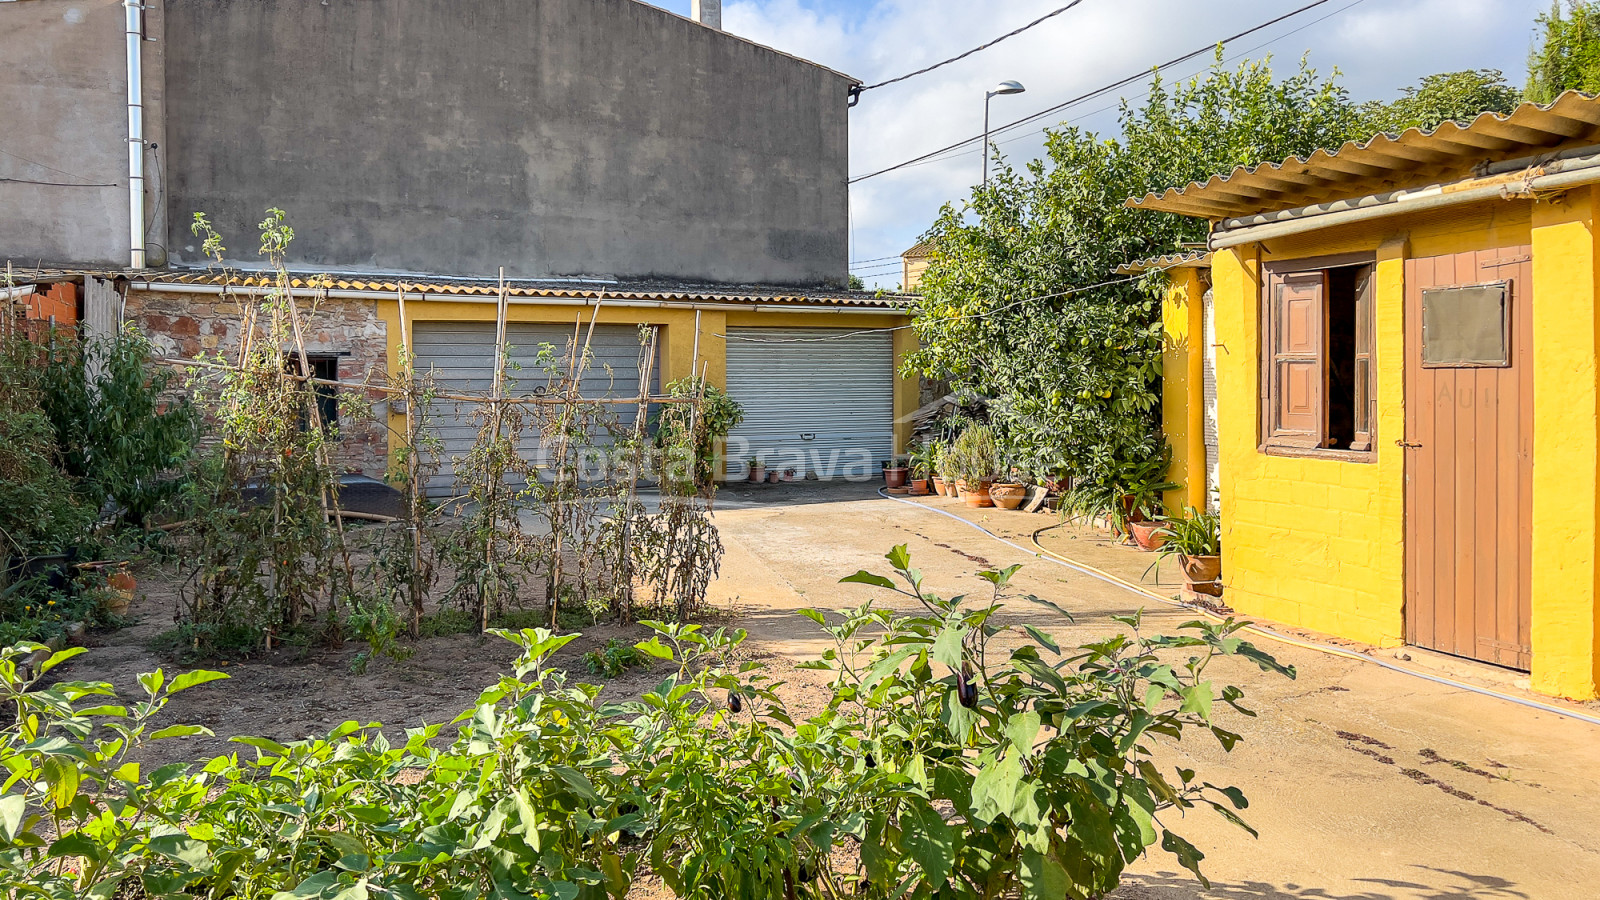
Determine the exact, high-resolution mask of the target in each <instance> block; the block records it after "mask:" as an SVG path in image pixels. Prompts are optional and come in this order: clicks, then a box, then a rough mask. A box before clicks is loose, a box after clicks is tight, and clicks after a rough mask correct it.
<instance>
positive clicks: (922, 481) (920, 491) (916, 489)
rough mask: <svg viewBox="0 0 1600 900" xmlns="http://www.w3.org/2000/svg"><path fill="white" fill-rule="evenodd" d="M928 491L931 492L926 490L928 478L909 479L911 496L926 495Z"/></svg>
mask: <svg viewBox="0 0 1600 900" xmlns="http://www.w3.org/2000/svg"><path fill="white" fill-rule="evenodd" d="M929 493H931V491H929V490H928V479H926V478H913V479H911V496H913V497H926V496H928V494H929Z"/></svg>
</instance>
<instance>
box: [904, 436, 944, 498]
mask: <svg viewBox="0 0 1600 900" xmlns="http://www.w3.org/2000/svg"><path fill="white" fill-rule="evenodd" d="M939 455H940V448H939V445H938V444H936V443H934V442H933V441H926V442H924V443H921V444H918V445H916V446H915V447H913V448H911V457H910V463H911V493H913V494H916V495H918V496H921V495H925V494H927V493H928V482H929V481H930V480H932V479H934V478H937V477H938V475H937V472H938V469H939ZM940 493H943V491H942V490H941V491H940Z"/></svg>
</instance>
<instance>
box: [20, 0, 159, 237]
mask: <svg viewBox="0 0 1600 900" xmlns="http://www.w3.org/2000/svg"><path fill="white" fill-rule="evenodd" d="M123 23H124V18H123V11H122V3H121V0H21V2H16V3H0V59H3V60H4V63H3V64H0V265H3V264H4V263H5V262H6V261H10V262H11V263H12V264H13V265H15V266H18V267H24V266H26V267H32V266H34V265H36V264H39V263H41V262H43V263H44V264H46V265H49V264H53V263H54V264H61V263H89V264H97V265H117V266H125V265H127V264H128V256H129V252H128V251H129V245H130V243H131V241H130V238H129V229H128V142H127V140H128V131H127V122H128V107H127V90H128V86H127V85H128V82H127V68H126V66H127V57H126V55H125V53H124V51H123V40H124V38H123V35H124V24H123ZM41 182H45V183H41Z"/></svg>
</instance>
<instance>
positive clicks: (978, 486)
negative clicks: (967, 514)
mask: <svg viewBox="0 0 1600 900" xmlns="http://www.w3.org/2000/svg"><path fill="white" fill-rule="evenodd" d="M993 483H994V482H992V481H958V482H956V487H957V489H959V490H960V491H961V499H962V500H964V501H966V504H967V505H968V506H970V507H972V508H973V509H983V508H984V507H988V506H993V505H994V500H993V499H992V498H990V496H989V486H990V485H991V484H993Z"/></svg>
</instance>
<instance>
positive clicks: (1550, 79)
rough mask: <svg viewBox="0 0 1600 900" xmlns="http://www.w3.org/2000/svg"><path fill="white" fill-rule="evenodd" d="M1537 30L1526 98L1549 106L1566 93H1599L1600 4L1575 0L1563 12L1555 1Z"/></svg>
mask: <svg viewBox="0 0 1600 900" xmlns="http://www.w3.org/2000/svg"><path fill="white" fill-rule="evenodd" d="M1538 28H1539V31H1540V34H1539V35H1538V37H1536V38H1535V40H1534V46H1533V51H1532V52H1531V53H1530V54H1528V87H1527V89H1526V90H1525V91H1524V92H1523V93H1524V96H1526V97H1527V99H1529V100H1532V101H1534V102H1536V103H1549V102H1550V101H1552V100H1554V99H1555V98H1557V97H1559V96H1560V95H1561V93H1562V92H1563V91H1583V92H1585V93H1590V94H1594V93H1600V4H1596V3H1595V2H1593V0H1572V2H1569V3H1568V4H1567V9H1566V12H1563V11H1562V9H1561V2H1560V0H1555V2H1553V3H1551V4H1550V11H1549V12H1547V13H1544V14H1543V15H1541V16H1539V19H1538Z"/></svg>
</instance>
